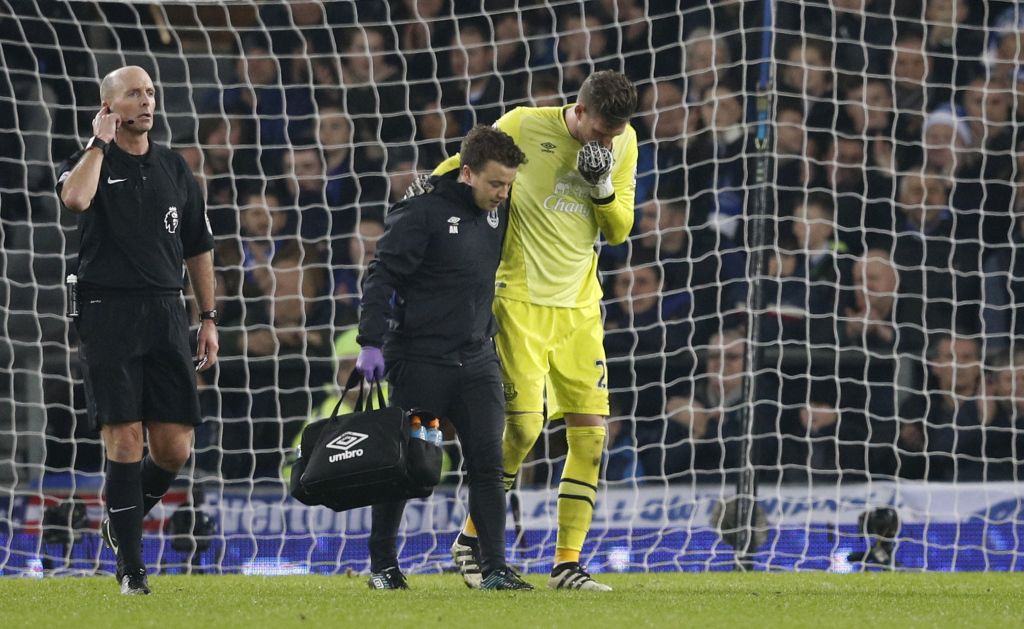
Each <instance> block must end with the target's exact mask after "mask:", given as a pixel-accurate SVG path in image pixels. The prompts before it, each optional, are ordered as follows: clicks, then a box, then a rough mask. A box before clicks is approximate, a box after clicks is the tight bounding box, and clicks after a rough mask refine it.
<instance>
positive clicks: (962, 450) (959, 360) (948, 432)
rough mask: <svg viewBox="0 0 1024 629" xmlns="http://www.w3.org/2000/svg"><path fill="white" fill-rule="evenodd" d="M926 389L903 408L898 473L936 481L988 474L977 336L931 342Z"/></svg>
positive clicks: (941, 337)
mask: <svg viewBox="0 0 1024 629" xmlns="http://www.w3.org/2000/svg"><path fill="white" fill-rule="evenodd" d="M928 370H929V374H930V378H929V383H928V386H927V389H926V393H920V394H915V395H912V396H911V397H910V398H909V399H908V400H907V401H906V402H905V403H904V404H903V405H902V406H901V408H900V416H901V419H902V422H903V424H902V428H901V429H900V435H899V442H898V447H899V448H901V449H903V450H906V451H907V452H906V453H901V454H902V457H901V461H900V470H899V472H900V475H901V476H903V477H905V478H926V479H928V480H932V481H951V480H956V481H980V480H983V479H984V471H985V466H984V463H983V461H982V460H981V456H982V443H983V438H982V432H983V431H982V423H981V422H982V417H983V416H984V412H985V408H984V404H985V401H984V399H983V398H982V393H983V392H982V386H981V385H982V378H981V355H980V350H979V347H978V343H977V341H975V340H974V339H973V338H969V337H966V336H950V335H948V334H942V335H938V336H936V337H934V338H933V339H932V341H931V342H930V343H929V352H928Z"/></svg>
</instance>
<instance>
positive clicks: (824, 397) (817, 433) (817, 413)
mask: <svg viewBox="0 0 1024 629" xmlns="http://www.w3.org/2000/svg"><path fill="white" fill-rule="evenodd" d="M836 393H837V384H836V383H835V382H834V381H829V380H827V379H823V380H819V381H814V382H812V383H811V386H810V387H809V390H808V393H807V401H806V402H805V403H804V404H801V405H800V408H799V410H798V412H797V418H796V419H797V421H796V423H795V426H794V432H793V433H792V434H788V435H785V437H784V439H785V445H784V452H785V458H784V461H783V462H784V464H785V469H784V470H783V477H784V479H785V480H786V481H787V482H794V483H835V482H837V481H843V482H850V481H855V482H856V481H862V480H864V475H863V473H862V472H863V471H864V469H865V462H864V455H863V447H862V444H863V442H864V441H865V439H866V437H867V434H866V432H865V431H864V429H863V423H862V421H860V417H856V415H858V414H855V413H849V412H843V411H841V409H840V408H839V406H838V404H839V400H838V398H837V396H836ZM861 417H862V415H861Z"/></svg>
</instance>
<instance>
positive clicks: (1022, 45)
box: [985, 7, 1024, 107]
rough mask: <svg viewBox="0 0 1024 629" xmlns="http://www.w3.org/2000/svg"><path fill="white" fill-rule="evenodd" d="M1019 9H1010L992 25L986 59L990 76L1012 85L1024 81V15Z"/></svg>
mask: <svg viewBox="0 0 1024 629" xmlns="http://www.w3.org/2000/svg"><path fill="white" fill-rule="evenodd" d="M1017 9H1018V10H1014V7H1008V8H1007V9H1006V10H1005V11H1003V12H1002V14H1000V15H999V17H998V18H997V19H996V21H995V23H994V24H993V25H992V27H993V29H992V30H993V32H991V33H990V34H989V46H988V48H989V49H988V53H987V55H986V59H985V61H986V65H987V66H988V72H989V75H990V76H991V77H992V78H993V79H994V80H995V81H999V82H1002V83H1007V84H1010V85H1012V84H1013V83H1015V82H1016V83H1018V85H1019V83H1020V81H1021V80H1022V79H1024V13H1021V11H1019V7H1017ZM1017 106H1018V107H1020V106H1021V104H1020V103H1019V102H1018V103H1017Z"/></svg>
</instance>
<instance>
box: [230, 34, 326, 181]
mask: <svg viewBox="0 0 1024 629" xmlns="http://www.w3.org/2000/svg"><path fill="white" fill-rule="evenodd" d="M241 44H242V45H241V54H240V55H239V57H238V61H237V63H236V67H235V72H236V74H237V76H238V79H239V81H240V82H241V85H240V86H238V87H227V88H225V89H224V90H223V91H222V92H221V99H222V100H221V104H220V107H214V109H221V108H222V109H221V110H222V111H227V112H241V113H244V114H246V115H249V116H253V117H255V119H256V121H257V123H258V128H259V133H258V137H259V144H260V147H261V148H262V149H263V151H262V156H263V159H262V160H261V163H262V164H263V167H264V168H273V167H274V165H275V164H276V161H277V159H278V158H279V155H280V153H281V152H282V151H283V150H284V149H285V148H286V147H287V146H288V145H289V143H291V142H292V141H293V140H294V139H295V138H298V137H301V136H303V135H309V133H310V131H311V130H312V114H313V102H312V96H311V94H310V93H309V90H308V89H307V88H306V87H305V86H300V85H295V84H287V85H282V83H281V76H280V65H279V61H278V59H277V58H276V57H275V56H274V55H273V54H272V53H271V51H270V42H269V41H268V40H267V38H266V36H265V35H264V34H261V33H257V32H250V33H248V34H246V36H245V37H244V38H243V41H242V42H241Z"/></svg>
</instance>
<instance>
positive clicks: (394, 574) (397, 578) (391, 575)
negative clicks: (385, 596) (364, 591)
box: [367, 566, 409, 590]
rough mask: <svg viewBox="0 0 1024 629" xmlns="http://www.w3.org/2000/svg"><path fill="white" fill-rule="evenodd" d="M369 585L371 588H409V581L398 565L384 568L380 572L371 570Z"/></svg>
mask: <svg viewBox="0 0 1024 629" xmlns="http://www.w3.org/2000/svg"><path fill="white" fill-rule="evenodd" d="M367 585H369V586H370V589H371V590H408V589H409V583H408V582H407V581H406V580H405V575H404V574H402V571H401V570H399V569H398V566H392V567H390V568H384V569H383V570H381V571H380V572H371V573H370V580H369V581H367Z"/></svg>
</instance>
